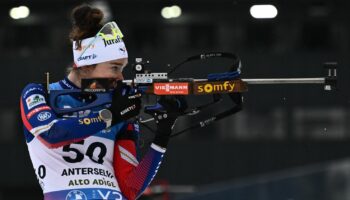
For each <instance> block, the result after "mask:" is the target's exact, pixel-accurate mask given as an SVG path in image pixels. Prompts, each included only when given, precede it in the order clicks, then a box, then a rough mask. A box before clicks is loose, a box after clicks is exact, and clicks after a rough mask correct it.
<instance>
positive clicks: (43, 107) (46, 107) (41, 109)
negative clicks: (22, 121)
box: [27, 106, 51, 119]
mask: <svg viewBox="0 0 350 200" xmlns="http://www.w3.org/2000/svg"><path fill="white" fill-rule="evenodd" d="M43 110H51V108H50V107H49V106H41V107H39V108H35V109H34V110H32V111H30V112H29V113H28V114H27V119H30V118H31V117H32V116H33V115H35V114H36V113H38V112H40V111H43Z"/></svg>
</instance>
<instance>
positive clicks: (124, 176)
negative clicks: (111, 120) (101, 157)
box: [113, 124, 165, 200]
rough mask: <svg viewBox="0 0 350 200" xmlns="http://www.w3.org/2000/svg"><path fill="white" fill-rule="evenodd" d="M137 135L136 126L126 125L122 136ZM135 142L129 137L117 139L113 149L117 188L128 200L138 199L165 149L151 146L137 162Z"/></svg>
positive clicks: (157, 166)
mask: <svg viewBox="0 0 350 200" xmlns="http://www.w3.org/2000/svg"><path fill="white" fill-rule="evenodd" d="M130 133H133V134H138V125H137V124H127V129H126V132H125V133H123V134H130ZM136 150H137V142H136V141H135V140H134V139H132V138H131V137H124V138H121V139H118V140H117V142H116V145H115V147H114V164H113V165H114V171H115V174H116V177H117V181H118V184H119V187H120V189H121V191H122V193H123V195H124V196H125V197H126V198H127V199H128V200H134V199H136V198H138V197H139V196H140V195H141V194H142V193H143V191H144V190H145V189H146V188H147V186H148V185H149V184H150V183H151V181H152V180H153V178H154V176H155V175H156V173H157V171H158V168H159V166H160V164H161V161H162V159H163V155H164V153H165V149H163V148H161V147H159V146H157V145H155V144H151V147H150V149H149V150H148V152H147V153H146V155H145V156H144V157H143V159H142V160H141V161H140V162H139V161H138V159H137V152H136Z"/></svg>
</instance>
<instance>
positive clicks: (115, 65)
mask: <svg viewBox="0 0 350 200" xmlns="http://www.w3.org/2000/svg"><path fill="white" fill-rule="evenodd" d="M127 63H128V59H127V58H121V59H117V60H111V61H107V62H103V63H99V64H97V65H96V67H94V68H91V69H90V70H89V71H88V72H87V73H86V74H85V77H84V78H111V79H115V80H124V77H123V73H122V72H123V68H124V67H125V66H126V64H127Z"/></svg>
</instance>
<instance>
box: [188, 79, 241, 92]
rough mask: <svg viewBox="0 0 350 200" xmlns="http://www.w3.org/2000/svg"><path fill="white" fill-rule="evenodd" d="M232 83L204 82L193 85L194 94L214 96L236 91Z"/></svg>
mask: <svg viewBox="0 0 350 200" xmlns="http://www.w3.org/2000/svg"><path fill="white" fill-rule="evenodd" d="M235 86H236V84H235V82H234V81H218V82H205V83H195V84H194V93H195V94H214V93H225V92H226V93H229V92H233V91H234V90H235V89H236V87H235Z"/></svg>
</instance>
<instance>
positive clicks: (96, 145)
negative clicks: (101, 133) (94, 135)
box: [62, 140, 107, 164]
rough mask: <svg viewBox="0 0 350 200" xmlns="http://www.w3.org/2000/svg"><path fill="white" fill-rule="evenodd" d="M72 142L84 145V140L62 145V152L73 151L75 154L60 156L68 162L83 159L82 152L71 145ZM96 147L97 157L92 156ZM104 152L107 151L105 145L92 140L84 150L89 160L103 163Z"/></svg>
mask: <svg viewBox="0 0 350 200" xmlns="http://www.w3.org/2000/svg"><path fill="white" fill-rule="evenodd" d="M73 144H78V145H84V140H82V141H79V142H76V143H72V144H69V145H66V146H64V147H63V151H64V152H74V153H75V154H76V156H75V157H73V158H72V157H69V156H63V157H62V158H63V159H64V160H65V161H66V162H69V163H78V162H81V161H82V160H83V159H84V154H83V153H82V152H80V150H79V149H76V148H74V147H72V146H71V145H73ZM96 149H99V150H100V152H99V154H98V155H97V159H96V158H94V152H95V150H96ZM106 153H107V147H106V146H105V145H104V144H103V143H101V142H94V143H91V144H90V145H89V147H88V148H87V150H86V152H85V155H87V156H88V157H89V158H90V160H91V161H93V162H95V163H98V164H103V162H104V160H103V158H104V157H105V155H106Z"/></svg>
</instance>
